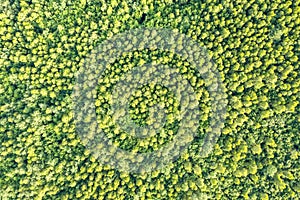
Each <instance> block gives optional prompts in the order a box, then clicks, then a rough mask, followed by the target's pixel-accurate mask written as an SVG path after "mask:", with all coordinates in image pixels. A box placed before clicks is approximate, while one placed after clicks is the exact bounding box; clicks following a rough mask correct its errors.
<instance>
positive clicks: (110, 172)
mask: <svg viewBox="0 0 300 200" xmlns="http://www.w3.org/2000/svg"><path fill="white" fill-rule="evenodd" d="M299 24H300V3H299V1H290V0H280V1H278V0H275V1H263V0H250V1H247V0H238V1H229V0H225V1H222V2H220V1H215V0H208V1H202V0H201V1H196V0H191V1H170V0H159V1H154V0H150V1H148V0H147V1H146V0H141V1H132V0H128V1H124V0H123V1H117V0H111V1H104V0H96V1H92V0H74V1H67V0H61V1H56V0H47V1H46V0H39V1H38V0H1V2H0V199H117V200H122V199H124V200H128V199H264V200H267V199H299V198H300V184H299V180H298V179H299V177H300V172H299V171H300V163H299V155H300V152H299V146H300V139H299V131H300V125H299V124H300V103H299V102H300V96H299V93H300V68H299V53H300V52H299V50H300V49H299V46H300V45H299V35H300V29H299ZM139 27H156V28H159V27H164V28H169V29H174V30H177V31H179V32H180V33H183V34H186V35H187V36H189V37H190V38H192V39H193V40H194V41H196V42H197V43H198V44H199V45H201V46H203V47H205V48H206V49H207V51H208V54H209V55H210V56H211V58H212V61H213V62H214V63H215V65H216V67H217V68H218V70H219V72H220V78H221V79H222V82H223V84H224V86H225V87H226V90H227V91H226V93H227V94H228V101H229V105H228V107H227V109H226V111H227V117H226V123H225V127H224V128H223V129H222V131H221V136H220V138H219V139H218V142H217V144H216V145H215V147H214V148H213V149H214V151H213V152H212V153H211V154H210V155H209V156H208V157H206V158H201V157H200V156H199V149H200V147H201V146H202V144H203V135H204V134H205V133H206V131H207V127H208V125H207V124H208V122H209V119H210V110H211V109H210V108H211V105H210V103H209V102H210V99H211V98H213V97H211V96H210V94H209V92H208V91H207V88H206V86H207V84H208V83H207V82H206V80H204V79H202V77H199V74H198V73H197V72H195V70H194V68H193V66H191V65H190V63H189V62H187V60H185V59H184V58H181V57H179V56H176V55H173V53H172V52H162V51H160V50H155V51H152V50H151V49H146V50H139V51H134V52H130V53H125V54H124V55H122V56H120V57H119V58H118V60H117V61H116V62H115V63H113V64H112V65H111V66H109V67H108V68H109V69H108V70H107V74H106V76H105V77H102V79H101V80H100V81H99V86H98V88H97V95H96V96H97V98H96V101H95V107H96V112H97V120H98V122H99V127H100V128H103V129H105V133H106V135H107V137H108V138H109V140H110V141H111V142H112V143H113V144H114V145H116V146H118V147H120V148H123V149H125V150H128V151H135V152H151V151H155V150H157V149H160V148H161V147H162V146H164V145H166V144H168V142H169V141H171V140H172V139H173V138H174V137H175V135H176V134H177V130H178V121H179V120H180V119H179V118H178V113H179V111H180V103H181V102H178V101H177V100H176V95H175V94H172V92H170V91H169V90H168V89H167V88H165V87H163V86H160V85H152V86H151V85H144V86H141V87H140V88H139V90H137V91H135V92H136V93H134V94H133V95H132V96H131V99H130V117H131V119H132V120H133V121H134V122H135V123H137V124H139V125H145V124H153V119H152V120H151V117H149V109H148V108H149V107H151V106H152V105H155V104H159V103H160V104H161V105H163V110H164V111H165V112H166V113H167V118H166V125H165V127H164V130H163V131H161V132H160V133H159V134H156V135H155V136H153V137H149V138H142V139H137V138H134V137H131V136H130V135H128V134H127V133H126V132H124V131H122V129H120V128H117V127H115V126H114V124H113V122H112V120H111V118H110V117H108V116H107V115H106V114H107V112H108V110H109V108H110V94H109V92H111V90H112V88H113V86H114V84H116V82H117V81H118V80H119V78H120V77H121V76H122V74H124V73H126V72H128V71H129V70H130V69H131V68H133V67H135V66H142V65H143V64H144V63H148V62H150V61H151V62H152V61H155V62H157V63H161V64H166V65H169V66H174V67H176V68H177V69H178V71H179V72H180V73H181V74H182V75H183V76H184V77H185V78H186V79H187V80H188V81H189V82H190V84H191V85H192V86H193V88H194V90H195V93H196V94H195V96H196V98H197V101H198V102H199V105H200V110H201V111H202V112H201V116H200V119H199V121H200V124H201V127H200V129H199V130H198V135H197V136H196V137H195V138H194V140H193V142H192V143H191V145H190V146H189V148H188V149H187V151H186V152H184V153H183V154H182V155H181V157H180V158H179V159H178V160H176V161H175V162H173V163H170V164H169V165H168V166H166V167H165V168H163V169H161V170H157V171H153V172H151V173H144V174H129V173H126V172H120V171H118V170H116V169H114V168H113V167H111V166H107V165H102V164H101V163H100V162H99V161H98V160H97V159H96V158H95V157H93V156H92V155H91V153H90V152H89V151H87V150H86V149H85V146H84V142H83V141H81V140H80V138H79V137H78V135H77V134H76V131H75V124H74V116H73V115H74V113H73V110H72V109H73V107H72V106H73V105H72V103H73V102H72V98H71V93H72V90H73V87H74V83H75V82H76V74H77V73H78V71H79V69H80V68H81V67H83V66H84V64H85V63H84V62H85V59H86V57H87V56H88V55H89V54H90V52H91V50H92V49H94V48H96V47H97V46H98V44H100V43H101V42H102V41H104V40H105V39H107V38H110V37H111V36H113V35H115V34H118V33H121V32H124V31H125V30H129V29H134V28H139ZM157 40H158V41H159V38H158V37H157ZM174 45H176V46H174V47H172V48H178V49H181V48H184V47H183V44H176V42H175V44H174ZM202 62H204V61H203V60H202ZM89 78H93V76H91V77H89ZM208 82H209V81H208ZM179 87H180V86H179ZM183 104H184V103H183ZM119 114H120V115H121V114H122V113H119ZM116 156H118V155H116ZM145 167H146V166H145Z"/></svg>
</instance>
